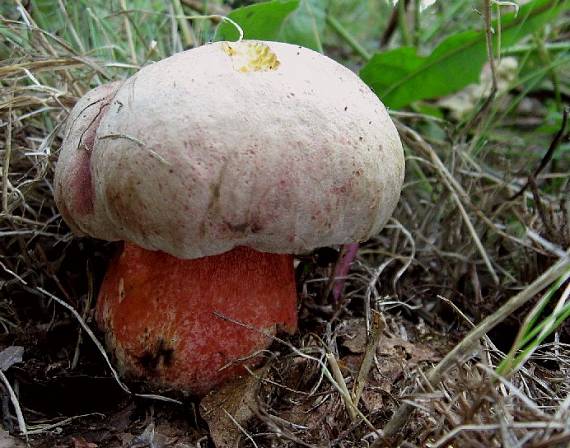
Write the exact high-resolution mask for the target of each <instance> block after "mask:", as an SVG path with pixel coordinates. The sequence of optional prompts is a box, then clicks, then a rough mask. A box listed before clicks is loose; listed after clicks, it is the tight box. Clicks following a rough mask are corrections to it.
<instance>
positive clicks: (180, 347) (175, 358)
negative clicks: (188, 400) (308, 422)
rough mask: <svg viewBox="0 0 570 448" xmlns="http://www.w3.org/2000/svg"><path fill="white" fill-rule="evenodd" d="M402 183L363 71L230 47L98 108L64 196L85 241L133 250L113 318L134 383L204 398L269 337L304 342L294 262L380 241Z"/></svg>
mask: <svg viewBox="0 0 570 448" xmlns="http://www.w3.org/2000/svg"><path fill="white" fill-rule="evenodd" d="M403 176H404V157H403V151H402V146H401V143H400V140H399V138H398V134H397V132H396V129H395V127H394V125H393V123H392V121H391V120H390V117H389V116H388V114H387V112H386V109H385V108H384V106H383V105H382V103H381V102H380V101H379V100H378V98H377V97H376V95H374V93H372V91H371V90H370V89H369V88H368V87H367V86H366V85H365V84H364V83H363V82H362V81H360V79H359V78H358V77H357V76H356V75H355V74H354V73H352V72H351V71H350V70H348V69H346V68H345V67H343V66H341V65H340V64H338V63H336V62H334V61H333V60H331V59H329V58H327V57H325V56H323V55H321V54H319V53H316V52H314V51H311V50H309V49H306V48H303V47H299V46H296V45H289V44H285V43H277V42H261V41H240V42H236V43H232V42H218V43H213V44H209V45H205V46H202V47H199V48H196V49H192V50H188V51H185V52H183V53H179V54H176V55H174V56H172V57H169V58H167V59H165V60H162V61H160V62H158V63H155V64H151V65H148V66H146V67H144V68H143V69H141V70H140V71H139V72H138V73H136V74H135V75H134V76H132V77H130V78H129V79H127V80H126V81H124V82H117V83H112V84H109V85H105V86H101V87H98V88H96V89H94V90H92V91H91V92H89V93H87V94H86V95H85V96H84V97H83V98H81V99H80V101H79V102H78V103H77V105H76V106H75V108H74V109H73V111H72V113H71V116H70V118H69V124H68V126H67V129H66V133H65V139H64V142H63V146H62V150H61V153H60V159H59V163H58V165H57V169H56V178H55V194H56V201H57V204H58V207H59V209H60V211H61V214H62V216H63V218H64V220H65V221H66V222H67V224H68V225H69V226H70V227H71V229H72V230H73V231H74V232H76V233H77V234H81V235H90V236H92V237H96V238H101V239H104V240H109V241H118V240H123V241H126V242H127V243H125V248H124V250H123V252H122V254H121V255H119V256H118V257H117V258H116V259H115V260H114V261H113V262H112V263H111V266H110V269H109V271H108V273H107V275H106V277H105V279H104V282H103V285H102V286H101V290H100V294H99V298H98V305H97V313H96V317H97V321H98V324H99V326H100V327H101V328H102V329H103V330H104V331H105V332H106V342H107V346H108V347H109V349H111V350H112V351H113V352H114V354H115V356H116V358H117V361H118V365H119V368H120V370H121V371H122V372H123V373H124V374H127V375H131V376H133V377H139V378H145V379H147V380H148V381H150V382H152V383H154V384H155V385H159V386H166V387H173V388H175V389H179V390H184V391H188V392H190V393H194V394H203V393H205V392H206V391H208V390H209V389H211V388H212V387H214V386H215V385H217V384H219V383H220V382H221V381H223V380H225V379H226V378H228V377H229V376H233V375H236V374H238V373H239V372H240V371H241V369H243V365H247V364H250V365H251V364H253V363H255V362H257V361H258V359H259V358H258V357H256V356H253V355H254V354H255V353H256V352H257V351H259V350H262V349H264V348H265V347H267V346H268V345H269V343H270V342H271V339H270V338H269V337H267V336H265V335H264V332H265V334H269V335H271V334H274V333H275V332H276V331H277V328H278V327H281V328H284V329H286V330H288V331H294V329H295V327H296V294H295V284H294V275H293V259H292V255H290V254H299V253H305V252H308V251H311V250H313V249H315V248H318V247H322V246H329V245H337V244H344V243H351V242H358V241H364V240H366V239H368V238H370V237H371V236H373V235H375V234H377V233H378V232H379V231H380V230H381V228H382V227H383V226H384V224H385V223H386V221H387V220H388V218H389V217H390V215H391V214H392V212H393V210H394V208H395V206H396V203H397V201H398V198H399V195H400V190H401V186H402V182H403ZM285 254H289V255H285ZM228 365H229V367H227V366H228ZM223 367H227V368H223Z"/></svg>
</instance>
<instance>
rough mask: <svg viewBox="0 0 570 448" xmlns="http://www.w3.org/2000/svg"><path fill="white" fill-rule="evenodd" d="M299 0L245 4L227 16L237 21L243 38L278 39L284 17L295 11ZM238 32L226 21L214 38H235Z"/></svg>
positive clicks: (277, 0)
mask: <svg viewBox="0 0 570 448" xmlns="http://www.w3.org/2000/svg"><path fill="white" fill-rule="evenodd" d="M299 4H300V0H273V1H269V2H264V3H257V4H255V5H250V6H245V7H243V8H238V9H235V10H234V11H232V12H231V13H230V14H229V15H228V17H229V18H230V19H232V20H233V21H235V22H236V23H238V24H239V25H240V26H241V27H242V29H243V32H244V38H245V39H259V40H279V37H280V36H281V31H282V28H283V24H284V22H285V19H287V17H288V16H289V15H290V14H291V13H292V12H293V11H295V10H296V9H297V8H298V7H299ZM238 38H239V33H238V31H237V30H236V28H235V27H234V26H233V25H232V24H230V23H227V22H222V23H221V24H220V26H219V27H218V29H217V30H216V36H215V37H214V40H237V39H238Z"/></svg>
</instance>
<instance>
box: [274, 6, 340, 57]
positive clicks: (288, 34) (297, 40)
mask: <svg viewBox="0 0 570 448" xmlns="http://www.w3.org/2000/svg"><path fill="white" fill-rule="evenodd" d="M328 4H329V1H328V0H301V2H300V4H299V7H298V8H297V10H296V11H295V12H294V13H293V14H291V15H290V16H289V17H288V18H287V19H286V21H285V24H284V26H283V28H282V33H281V36H279V40H282V41H284V42H289V43H291V44H297V45H302V46H303V47H307V48H311V49H313V50H316V51H320V52H321V53H322V52H323V46H322V43H321V36H322V33H323V31H324V29H325V26H326V18H327V12H326V10H327V7H328Z"/></svg>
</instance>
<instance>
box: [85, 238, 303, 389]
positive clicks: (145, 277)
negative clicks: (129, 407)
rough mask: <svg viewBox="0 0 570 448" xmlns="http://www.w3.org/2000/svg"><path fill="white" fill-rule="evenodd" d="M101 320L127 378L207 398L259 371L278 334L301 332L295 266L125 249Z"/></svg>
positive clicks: (101, 306) (105, 288)
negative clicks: (222, 385) (254, 368)
mask: <svg viewBox="0 0 570 448" xmlns="http://www.w3.org/2000/svg"><path fill="white" fill-rule="evenodd" d="M224 317H227V318H228V319H225V318H224ZM96 318H97V321H98V323H99V326H100V327H101V329H102V330H103V331H104V332H105V334H106V338H107V344H108V346H109V347H110V348H111V349H112V350H113V351H114V353H115V356H116V358H117V362H118V367H119V369H120V370H122V371H123V372H124V373H125V374H127V375H128V376H130V377H134V378H141V379H143V378H144V379H145V381H147V382H151V383H154V384H155V385H157V386H159V387H160V386H161V387H163V388H165V389H177V390H182V391H186V392H189V393H191V394H195V395H202V394H204V393H206V392H208V391H209V390H210V389H212V388H213V387H215V386H216V385H218V384H220V383H221V382H223V381H224V380H226V379H229V378H231V377H234V376H237V375H239V374H241V373H243V372H244V366H245V365H248V366H251V365H255V364H256V363H259V361H260V360H261V358H260V357H259V356H256V355H255V354H256V353H257V352H258V351H260V350H263V349H265V348H267V347H268V346H269V345H270V344H271V335H274V334H275V333H276V332H277V331H278V330H279V329H281V330H285V331H288V332H294V331H295V329H296V326H297V309H296V288H295V277H294V270H293V260H292V256H290V255H277V254H268V253H261V252H257V251H255V250H253V249H249V248H245V247H238V248H236V249H234V250H232V251H230V252H226V253H224V254H222V255H217V256H211V257H205V258H200V259H195V260H180V259H178V258H175V257H173V256H171V255H168V254H166V253H164V252H153V251H148V250H145V249H141V248H140V247H138V246H135V245H132V244H128V243H127V244H125V246H124V249H123V251H122V253H121V254H120V255H119V256H118V257H116V258H115V259H114V260H113V261H112V262H111V265H110V267H109V269H108V271H107V274H106V276H105V279H104V281H103V284H102V286H101V290H100V292H99V299H98V303H97V310H96ZM236 322H241V323H243V324H244V325H240V324H239V323H236ZM264 332H265V333H266V334H268V335H269V336H266V335H264V334H263V333H264Z"/></svg>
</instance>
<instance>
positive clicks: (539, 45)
mask: <svg viewBox="0 0 570 448" xmlns="http://www.w3.org/2000/svg"><path fill="white" fill-rule="evenodd" d="M513 3H514V4H515V5H517V4H518V3H520V5H518V6H520V9H519V8H518V6H516V7H515V6H513V5H511V4H510V2H493V1H488V2H487V1H483V0H482V1H468V0H457V1H454V2H444V1H443V0H439V1H436V2H434V3H433V4H432V5H431V6H426V5H424V4H423V2H420V1H416V0H410V1H404V0H402V1H401V2H400V3H399V4H396V5H393V4H392V2H389V1H386V0H362V1H359V0H328V1H327V0H274V1H272V2H267V3H263V4H259V3H258V2H240V1H234V2H223V1H215V0H204V1H202V0H168V1H158V0H155V1H153V0H122V1H119V0H112V1H107V0H93V1H87V0H75V1H70V0H68V1H65V0H36V1H33V0H31V1H19V2H18V1H6V2H2V3H1V4H0V39H1V40H0V60H1V61H2V62H0V86H1V91H0V133H1V135H0V150H1V151H2V152H1V155H0V159H1V161H2V162H1V163H2V211H1V221H0V238H1V239H0V262H1V264H0V268H1V269H0V330H1V331H2V334H1V335H0V344H1V346H2V347H3V348H6V349H11V350H12V351H13V350H16V352H15V353H19V351H18V350H19V349H14V347H23V355H22V356H20V355H18V356H12V357H10V356H8V355H9V354H10V353H12V355H13V353H14V352H10V351H9V352H5V351H4V352H1V354H2V356H0V358H2V361H3V362H4V364H2V365H3V367H1V370H3V371H4V370H5V371H6V377H7V378H6V382H5V383H4V386H3V390H2V392H3V393H2V396H3V397H4V398H3V402H2V403H3V407H2V413H3V425H4V428H5V429H7V430H10V431H11V432H12V433H13V434H20V435H21V433H22V432H23V430H24V429H25V432H26V433H27V437H28V439H29V441H30V443H31V444H32V445H33V446H46V447H48V446H49V447H52V446H73V447H75V448H77V447H85V446H91V447H92V446H102V447H103V446H110V447H114V446H117V447H118V446H128V444H129V443H131V442H132V443H134V442H136V441H137V440H139V439H140V440H139V441H141V440H142V441H141V442H140V443H143V442H144V443H147V442H148V443H150V442H149V441H152V443H154V444H155V446H179V447H183V446H195V445H196V444H198V446H211V444H213V443H215V444H216V446H226V445H223V443H222V440H224V439H228V438H229V439H232V440H233V439H239V440H240V442H239V443H241V446H253V445H255V444H257V446H299V445H304V446H343V447H344V446H368V445H369V444H372V443H376V446H381V444H382V443H385V444H390V445H394V446H397V445H398V444H402V446H425V445H426V444H427V443H430V444H432V446H448V444H454V445H456V446H534V447H539V446H557V444H558V445H560V446H565V444H567V443H568V441H569V440H570V427H568V421H569V420H570V410H569V409H570V398H569V397H570V395H569V390H568V384H569V380H570V373H569V365H570V364H569V362H570V345H569V344H570V326H569V325H568V321H567V316H568V314H570V301H569V291H570V290H569V289H568V288H569V286H568V276H569V275H570V274H569V273H570V261H569V259H568V247H569V246H570V226H569V224H568V222H569V209H568V203H567V202H568V198H569V194H568V193H569V191H570V186H569V178H570V176H569V172H570V156H569V153H570V144H569V142H568V131H567V127H566V125H565V122H564V113H563V111H564V109H565V107H568V100H569V98H570V70H569V68H570V54H569V51H568V50H569V42H570V39H569V36H570V29H569V23H570V21H569V20H568V19H569V15H568V12H569V2H568V1H557V0H533V1H530V2H528V1H527V2H522V1H521V2H513ZM486 11H488V12H489V15H488V18H486V17H487V15H486V14H485V12H486ZM203 14H207V15H209V16H211V17H209V18H192V19H190V17H195V16H197V15H203ZM220 15H224V16H225V15H229V17H231V18H233V19H234V20H235V21H236V22H238V23H239V24H240V25H241V26H242V28H243V30H244V33H245V36H246V38H247V37H249V38H259V39H273V40H283V41H288V42H293V43H299V44H303V45H305V46H309V47H311V48H313V49H315V50H317V51H322V52H323V53H325V54H327V55H328V56H330V57H333V58H334V59H336V60H338V61H339V62H341V63H343V64H345V65H346V66H348V67H350V68H351V69H353V70H354V71H356V72H358V73H360V75H361V77H362V78H363V80H364V81H365V82H367V83H368V84H369V85H370V86H371V87H372V88H373V89H374V90H375V92H376V93H377V94H378V96H379V97H380V98H381V99H382V100H383V101H384V102H385V103H386V105H387V106H389V108H390V113H391V115H392V118H393V119H394V121H395V122H396V124H397V127H398V130H399V131H400V134H401V136H402V139H403V141H404V144H405V150H406V157H407V177H406V184H405V188H404V191H403V196H402V200H401V202H400V205H399V207H398V210H397V211H396V213H395V216H394V219H393V220H392V221H391V222H390V224H389V225H388V226H387V228H386V229H385V230H384V231H383V232H382V233H381V234H380V235H378V236H377V237H375V238H373V239H372V240H370V241H369V242H367V243H366V244H364V245H362V247H361V248H360V251H359V254H358V258H357V260H356V262H355V263H354V264H353V267H352V271H351V273H350V275H349V277H348V279H347V281H346V286H345V290H344V298H343V300H342V301H341V302H340V303H336V304H335V303H333V302H331V301H330V299H329V297H328V295H327V291H328V290H329V288H330V280H329V278H330V277H331V276H332V274H333V272H334V269H335V261H336V258H337V253H338V252H337V249H338V248H329V249H323V250H319V251H316V252H315V253H313V254H307V255H306V256H303V257H300V259H299V261H300V263H299V266H298V269H297V278H298V283H299V294H300V299H301V300H300V315H301V317H302V326H301V329H300V332H299V333H298V334H297V335H295V336H294V337H292V338H289V339H288V340H287V344H285V345H280V344H275V345H274V346H273V352H274V353H275V356H273V357H271V358H269V359H268V362H267V367H266V369H265V370H264V371H263V378H264V381H262V382H261V384H258V383H255V384H256V386H255V388H254V386H252V385H249V386H247V387H249V389H247V390H246V391H245V392H244V391H243V390H241V389H239V388H238V389H237V390H238V392H239V395H240V396H241V397H245V396H249V395H252V397H256V398H255V399H254V398H251V399H249V400H248V401H241V402H240V401H239V400H238V401H237V403H234V401H235V400H233V401H232V396H233V395H235V394H236V393H237V392H235V390H234V392H233V395H232V392H231V391H230V392H228V391H224V392H223V393H221V394H222V395H221V397H222V398H219V397H218V399H219V400H221V401H220V403H222V404H223V405H224V406H227V409H230V411H229V412H230V413H231V414H232V415H235V416H241V417H239V420H238V423H239V425H240V427H241V428H238V427H237V426H236V424H235V422H233V421H231V420H228V418H227V416H226V415H224V414H222V415H217V414H216V413H208V412H205V411H204V407H202V412H200V411H199V410H198V407H199V406H198V403H197V402H195V401H192V400H189V399H185V400H184V403H183V405H181V406H178V405H169V404H164V403H155V402H149V401H147V400H140V399H136V398H133V397H132V396H130V395H128V394H125V393H123V391H121V389H120V388H119V387H118V386H117V384H116V382H115V381H114V379H113V378H112V377H111V376H110V373H109V370H108V368H107V367H106V365H105V363H104V362H103V360H102V357H101V353H100V352H98V351H97V349H96V348H95V346H94V345H93V344H92V343H91V341H89V340H88V338H87V337H86V335H85V334H84V333H83V332H82V331H81V329H80V326H79V324H78V322H77V319H76V318H75V316H73V315H72V314H69V312H68V311H67V310H66V309H65V308H64V307H62V306H60V304H58V302H57V300H54V299H53V297H52V296H53V295H54V296H56V297H57V298H59V299H60V300H63V301H65V303H67V304H69V305H71V306H72V307H73V308H74V309H76V310H77V311H78V312H79V317H80V319H81V320H83V321H84V322H86V323H87V324H88V325H89V326H91V327H92V328H94V324H93V322H92V321H91V317H92V306H93V302H94V298H95V297H96V293H97V288H98V284H99V282H100V280H101V278H102V275H103V272H104V269H105V266H106V263H107V261H108V259H109V257H110V255H111V254H112V253H113V251H114V250H115V247H114V246H113V245H111V244H107V243H103V242H100V241H94V240H91V239H88V238H83V239H79V238H76V237H74V236H73V235H72V234H71V233H70V232H69V229H67V227H66V226H65V224H64V223H63V222H62V220H61V218H60V216H59V214H58V212H57V210H56V208H55V205H54V203H53V192H52V184H51V182H52V177H53V167H54V164H55V162H56V161H57V153H58V148H59V144H60V142H61V129H62V124H63V123H64V122H65V119H66V116H67V114H68V112H69V110H70V108H71V107H73V105H74V103H75V102H76V101H77V99H78V98H79V97H80V96H81V95H82V94H84V93H85V92H86V91H87V90H88V89H90V88H92V87H95V86H97V85H99V84H102V83H105V82H109V81H112V80H117V79H124V78H126V77H128V76H130V75H131V74H133V73H135V72H136V71H137V70H138V69H139V68H140V67H141V66H143V65H145V64H149V63H151V62H153V61H158V60H160V59H162V58H164V57H167V56H169V55H171V54H173V53H177V52H180V51H183V50H185V49H188V48H192V47H195V46H198V45H202V44H205V43H207V42H209V41H211V40H216V39H221V38H231V39H234V38H235V37H236V36H237V32H236V30H235V28H234V27H232V26H231V25H229V24H227V23H224V22H221V19H220ZM489 43H491V44H492V45H491V46H492V49H491V50H490V49H489V46H488V44H489ZM491 62H492V64H491ZM491 65H492V66H493V67H494V70H491ZM493 72H494V76H493ZM494 84H496V89H495V90H493V88H492V87H493V85H494ZM541 162H544V163H541ZM539 168H540V170H539ZM527 184H528V187H527V188H526V189H525V191H524V192H523V193H522V194H519V195H517V196H516V194H517V193H518V192H519V191H520V190H521V189H522V187H523V186H524V185H527ZM515 196H516V197H515ZM39 288H41V289H39ZM45 292H47V293H48V294H46V293H45ZM49 294H51V295H52V296H50V295H49ZM513 298H514V301H513ZM375 312H378V313H380V314H381V316H382V320H383V322H384V325H382V326H380V327H378V329H377V330H376V331H377V332H378V334H374V328H377V327H375V326H374V325H373V324H374V322H373V318H374V316H375ZM366 328H371V329H372V330H371V333H369V334H367V333H366V331H365V330H366ZM377 338H378V339H379V341H380V342H378V344H377V345H375V346H374V347H373V348H370V343H369V342H368V343H367V341H376V340H377ZM454 348H455V350H456V351H452V350H453V349H454ZM367 352H370V353H372V354H373V355H374V361H375V362H374V363H373V366H372V369H371V371H370V373H369V375H366V376H365V378H366V386H365V388H364V392H363V396H362V399H361V401H360V404H359V409H360V410H361V412H362V413H363V414H364V415H365V416H366V419H367V422H368V423H367V422H363V421H360V420H354V421H353V420H351V418H350V416H349V412H347V411H348V410H349V409H350V408H351V406H352V405H353V404H354V403H352V404H351V399H350V398H347V397H346V396H344V397H343V395H342V394H340V393H339V392H338V390H339V386H340V385H342V384H343V383H344V384H346V385H347V387H348V389H351V388H352V387H353V386H354V383H355V381H356V378H357V377H358V374H359V371H360V370H361V365H362V359H363V358H364V357H365V355H366V353H367ZM450 352H451V353H452V357H449V356H446V355H448V354H449V353H450ZM6 359H8V361H6ZM327 359H328V360H329V361H328V363H327V361H326V360H327ZM16 361H18V362H16ZM331 363H332V364H331ZM335 364H336V365H337V366H338V367H339V369H340V372H341V376H340V377H339V376H334V369H333V367H334V365H335ZM434 367H435V369H433V368H434ZM259 375H261V374H259ZM426 377H427V378H428V379H429V380H431V381H427V380H426ZM129 386H130V387H131V388H132V390H135V391H144V385H141V384H130V385H129ZM9 388H12V389H13V390H14V397H13V398H12V399H10V398H9ZM246 392H247V393H246ZM254 392H255V393H254ZM224 394H225V395H224ZM248 394H249V395H248ZM404 402H407V403H413V404H414V408H413V409H415V411H414V412H413V413H412V414H411V415H406V413H405V412H404V413H403V414H402V413H400V414H396V415H400V416H401V415H406V418H401V419H398V418H396V419H394V418H393V417H392V416H393V414H394V412H395V411H396V410H398V409H400V411H406V409H403V408H402V407H401V406H402V404H403V403H404ZM214 403H216V402H215V399H214ZM218 407H223V406H222V405H219V403H218ZM244 408H247V409H249V408H253V409H254V410H255V412H249V413H248V412H245V413H244V412H242V411H243V409H244ZM19 410H21V415H20V417H21V418H18V411H19ZM246 417H247V418H246ZM236 418H238V417H236ZM23 424H24V425H25V426H23ZM372 428H376V429H379V430H381V429H384V430H387V429H390V428H392V429H394V428H395V429H396V431H395V434H394V436H393V438H391V439H382V438H378V434H376V433H374V432H373V431H372ZM3 437H4V436H3ZM6 437H7V436H6ZM137 437H138V438H139V439H137ZM0 440H1V439H0ZM375 440H376V442H374V441H375ZM12 443H16V442H14V441H13V440H12ZM89 443H91V444H93V445H89ZM148 443H147V444H148ZM232 446H233V445H232Z"/></svg>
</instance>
